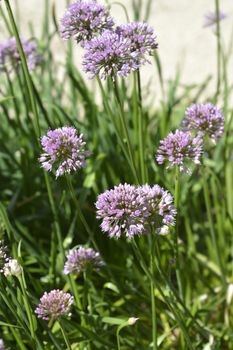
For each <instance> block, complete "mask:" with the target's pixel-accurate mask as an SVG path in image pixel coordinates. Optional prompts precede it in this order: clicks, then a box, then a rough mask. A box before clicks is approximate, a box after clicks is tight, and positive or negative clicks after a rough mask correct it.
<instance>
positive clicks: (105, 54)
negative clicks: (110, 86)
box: [83, 31, 138, 79]
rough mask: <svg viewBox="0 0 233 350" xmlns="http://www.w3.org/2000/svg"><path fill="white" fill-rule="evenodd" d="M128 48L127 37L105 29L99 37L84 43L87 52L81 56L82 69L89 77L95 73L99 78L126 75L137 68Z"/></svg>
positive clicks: (128, 41)
mask: <svg viewBox="0 0 233 350" xmlns="http://www.w3.org/2000/svg"><path fill="white" fill-rule="evenodd" d="M129 48H130V40H129V39H125V38H123V37H121V36H119V35H118V34H117V33H115V32H111V31H105V32H104V33H103V34H102V35H101V36H100V37H98V38H94V39H92V40H91V41H89V42H87V43H86V49H87V52H86V53H85V55H84V58H83V70H84V71H85V72H86V73H89V74H90V78H93V77H94V76H95V75H100V78H101V79H106V78H107V76H110V75H111V76H114V75H115V74H118V75H119V76H127V75H128V74H129V73H130V72H131V71H134V70H136V69H137V68H138V64H137V61H136V60H135V59H134V57H133V55H131V53H130V51H129Z"/></svg>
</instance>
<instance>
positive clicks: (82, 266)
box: [64, 247, 103, 275]
mask: <svg viewBox="0 0 233 350" xmlns="http://www.w3.org/2000/svg"><path fill="white" fill-rule="evenodd" d="M102 265H103V261H101V258H100V254H99V253H97V252H96V251H94V250H93V249H91V248H84V247H79V248H77V249H72V250H70V251H69V254H68V256H67V260H66V262H65V267H64V273H65V275H68V274H69V273H80V272H82V271H85V270H86V269H87V268H88V266H95V267H99V266H102Z"/></svg>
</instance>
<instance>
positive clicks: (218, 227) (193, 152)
mask: <svg viewBox="0 0 233 350" xmlns="http://www.w3.org/2000/svg"><path fill="white" fill-rule="evenodd" d="M132 3H133V14H134V19H135V22H132V21H128V22H129V23H128V24H125V25H121V24H120V25H119V26H118V27H117V26H116V25H115V24H114V23H116V22H115V20H114V11H113V9H111V7H106V6H103V5H102V4H101V5H100V4H97V3H96V2H93V1H84V0H83V1H81V2H80V1H76V2H75V3H74V4H72V5H70V7H68V9H67V10H65V9H64V17H63V19H62V20H61V23H60V24H59V20H58V19H57V18H56V11H55V8H53V15H51V18H50V11H49V6H48V1H45V5H47V7H46V14H47V17H46V20H45V22H44V28H43V35H42V37H41V38H35V37H34V38H33V39H27V38H26V39H25V38H23V37H22V36H21V35H23V34H24V33H20V32H19V29H18V23H16V21H15V15H14V13H13V12H12V8H11V4H10V1H9V0H3V1H1V4H0V14H1V18H2V19H3V21H4V26H5V30H6V33H7V34H6V39H5V41H4V43H2V44H1V43H0V81H1V88H0V113H1V114H0V115H1V131H0V190H1V194H0V264H1V265H0V303H1V308H0V349H20V350H27V349H38V350H44V349H46V350H53V349H58V350H62V349H73V350H75V349H82V350H94V349H101V350H104V349H106V350H115V349H116V350H120V349H121V350H129V349H140V350H147V349H153V350H157V349H161V350H166V349H169V350H170V349H177V350H184V349H196V350H199V349H205V350H207V349H214V350H223V349H224V350H225V349H226V350H231V349H233V331H232V326H233V306H232V304H233V302H232V297H233V278H232V276H233V264H232V261H233V193H232V188H233V162H232V155H233V153H232V145H233V126H232V119H233V118H232V116H233V109H232V106H231V102H232V81H230V77H228V76H227V72H228V66H229V62H230V58H232V57H231V51H232V48H231V47H230V49H229V48H228V47H227V48H226V45H223V44H222V39H221V30H220V20H222V19H224V18H225V17H223V15H222V14H221V12H220V10H219V3H218V0H216V1H215V5H216V8H215V13H214V14H212V15H211V23H209V24H208V25H211V26H213V27H214V33H213V35H215V36H216V47H217V50H216V55H217V60H216V61H217V67H216V72H213V77H214V78H215V79H214V80H213V81H215V80H216V88H215V91H216V92H215V94H214V95H213V96H208V92H207V90H206V86H207V81H206V82H204V83H203V82H200V85H199V86H195V85H192V86H185V87H184V86H181V84H180V82H179V74H177V77H176V78H175V79H174V81H169V82H168V83H167V82H165V81H164V79H163V70H162V63H161V62H160V58H159V46H158V43H159V38H157V37H156V35H155V34H156V33H154V29H153V28H152V27H150V26H149V25H148V24H147V23H145V22H146V21H144V20H145V19H147V18H148V15H149V13H150V6H151V1H150V0H148V1H145V4H144V2H143V4H142V2H140V1H132ZM143 6H144V7H143ZM123 9H124V10H125V11H126V14H127V10H128V9H126V8H124V6H123ZM141 13H146V15H145V18H142V15H141ZM127 16H128V14H127ZM209 20H210V18H209ZM8 38H9V39H8ZM58 38H59V40H63V39H65V40H67V46H66V49H67V54H66V57H65V58H64V62H63V66H62V73H59V74H58V67H57V61H56V59H55V57H54V52H53V50H52V45H53V41H54V39H58ZM78 45H79V46H78ZM230 45H231V44H230ZM80 46H81V48H82V50H84V54H83V55H84V58H83V62H82V65H80V64H78V63H77V62H75V60H74V58H73V57H74V55H73V53H74V50H79V49H80ZM149 62H151V63H152V66H151V69H153V70H154V72H155V73H156V72H157V74H154V78H153V85H156V84H157V86H158V88H161V92H162V93H161V96H162V100H161V101H157V102H158V103H157V104H156V106H155V105H153V106H152V105H150V104H148V103H147V102H145V100H144V95H145V94H144V91H143V88H142V80H143V76H142V74H141V67H142V65H145V64H149ZM81 69H83V70H84V72H86V73H88V75H89V74H90V75H91V78H92V79H93V80H94V82H95V83H94V84H89V83H88V75H86V76H85V75H83V74H81ZM61 74H62V76H61ZM211 83H212V81H211ZM213 84H214V83H213ZM90 86H92V87H90ZM151 93H152V92H151Z"/></svg>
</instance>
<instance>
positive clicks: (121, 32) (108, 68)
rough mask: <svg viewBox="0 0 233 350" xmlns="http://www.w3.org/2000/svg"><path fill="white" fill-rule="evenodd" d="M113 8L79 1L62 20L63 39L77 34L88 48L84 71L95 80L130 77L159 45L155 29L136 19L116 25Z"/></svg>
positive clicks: (78, 38)
mask: <svg viewBox="0 0 233 350" xmlns="http://www.w3.org/2000/svg"><path fill="white" fill-rule="evenodd" d="M113 26H114V22H113V20H112V18H111V17H110V16H109V11H108V10H107V9H105V8H104V7H103V6H101V5H99V4H98V3H97V2H95V1H78V2H75V3H73V4H72V5H70V6H69V7H68V10H67V12H66V14H65V15H64V17H63V19H62V20H61V28H60V32H61V36H62V38H63V39H70V38H71V37H74V38H75V39H76V41H77V42H78V43H81V46H82V47H84V48H85V49H86V53H85V54H84V57H83V62H82V65H83V70H84V71H85V72H86V73H88V74H89V77H90V78H91V79H92V78H93V77H94V76H96V75H100V78H101V79H106V78H107V76H112V77H113V78H114V77H115V75H119V76H124V77H125V76H127V75H128V74H129V73H130V72H131V71H135V70H136V69H138V68H140V66H141V65H142V64H145V63H146V62H148V58H147V56H151V55H153V52H154V50H155V49H156V48H157V47H158V44H157V41H156V37H155V35H154V30H153V28H152V27H150V26H149V25H148V24H146V23H141V22H135V23H127V24H125V25H121V26H118V27H117V28H114V27H113Z"/></svg>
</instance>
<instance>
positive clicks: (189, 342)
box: [132, 241, 194, 350]
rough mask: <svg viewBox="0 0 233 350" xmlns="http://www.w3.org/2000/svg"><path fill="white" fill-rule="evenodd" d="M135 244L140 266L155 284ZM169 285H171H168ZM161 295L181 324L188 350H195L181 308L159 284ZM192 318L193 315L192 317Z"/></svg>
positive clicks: (134, 243)
mask: <svg viewBox="0 0 233 350" xmlns="http://www.w3.org/2000/svg"><path fill="white" fill-rule="evenodd" d="M132 243H133V248H134V252H135V255H136V258H137V260H138V262H139V264H140V266H141V267H142V269H143V271H144V272H145V274H146V276H147V277H148V279H149V281H151V282H153V283H155V278H154V276H152V275H151V272H150V270H149V269H148V267H147V265H146V263H145V260H144V257H143V256H142V254H141V252H140V249H139V248H138V246H137V244H136V242H135V241H132ZM154 257H155V262H156V267H157V268H158V267H159V266H158V262H157V259H156V256H154ZM158 271H159V272H160V273H161V270H160V269H158ZM168 285H169V284H168ZM156 287H157V289H158V291H159V293H160V295H161V296H162V298H163V299H164V301H165V303H166V304H167V306H168V308H169V309H170V311H171V312H172V313H173V315H174V317H175V319H176V321H177V323H178V324H179V326H180V328H181V330H182V333H183V335H184V337H185V339H186V342H187V345H188V349H191V350H194V348H193V346H192V341H191V339H190V337H189V335H188V332H187V329H186V325H185V322H184V320H183V317H181V316H180V311H179V308H178V307H176V306H175V307H174V305H173V304H172V303H171V302H170V300H169V298H168V297H167V296H166V295H165V294H164V292H163V289H162V287H161V286H160V284H159V283H157V285H156ZM190 316H191V317H192V315H190Z"/></svg>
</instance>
